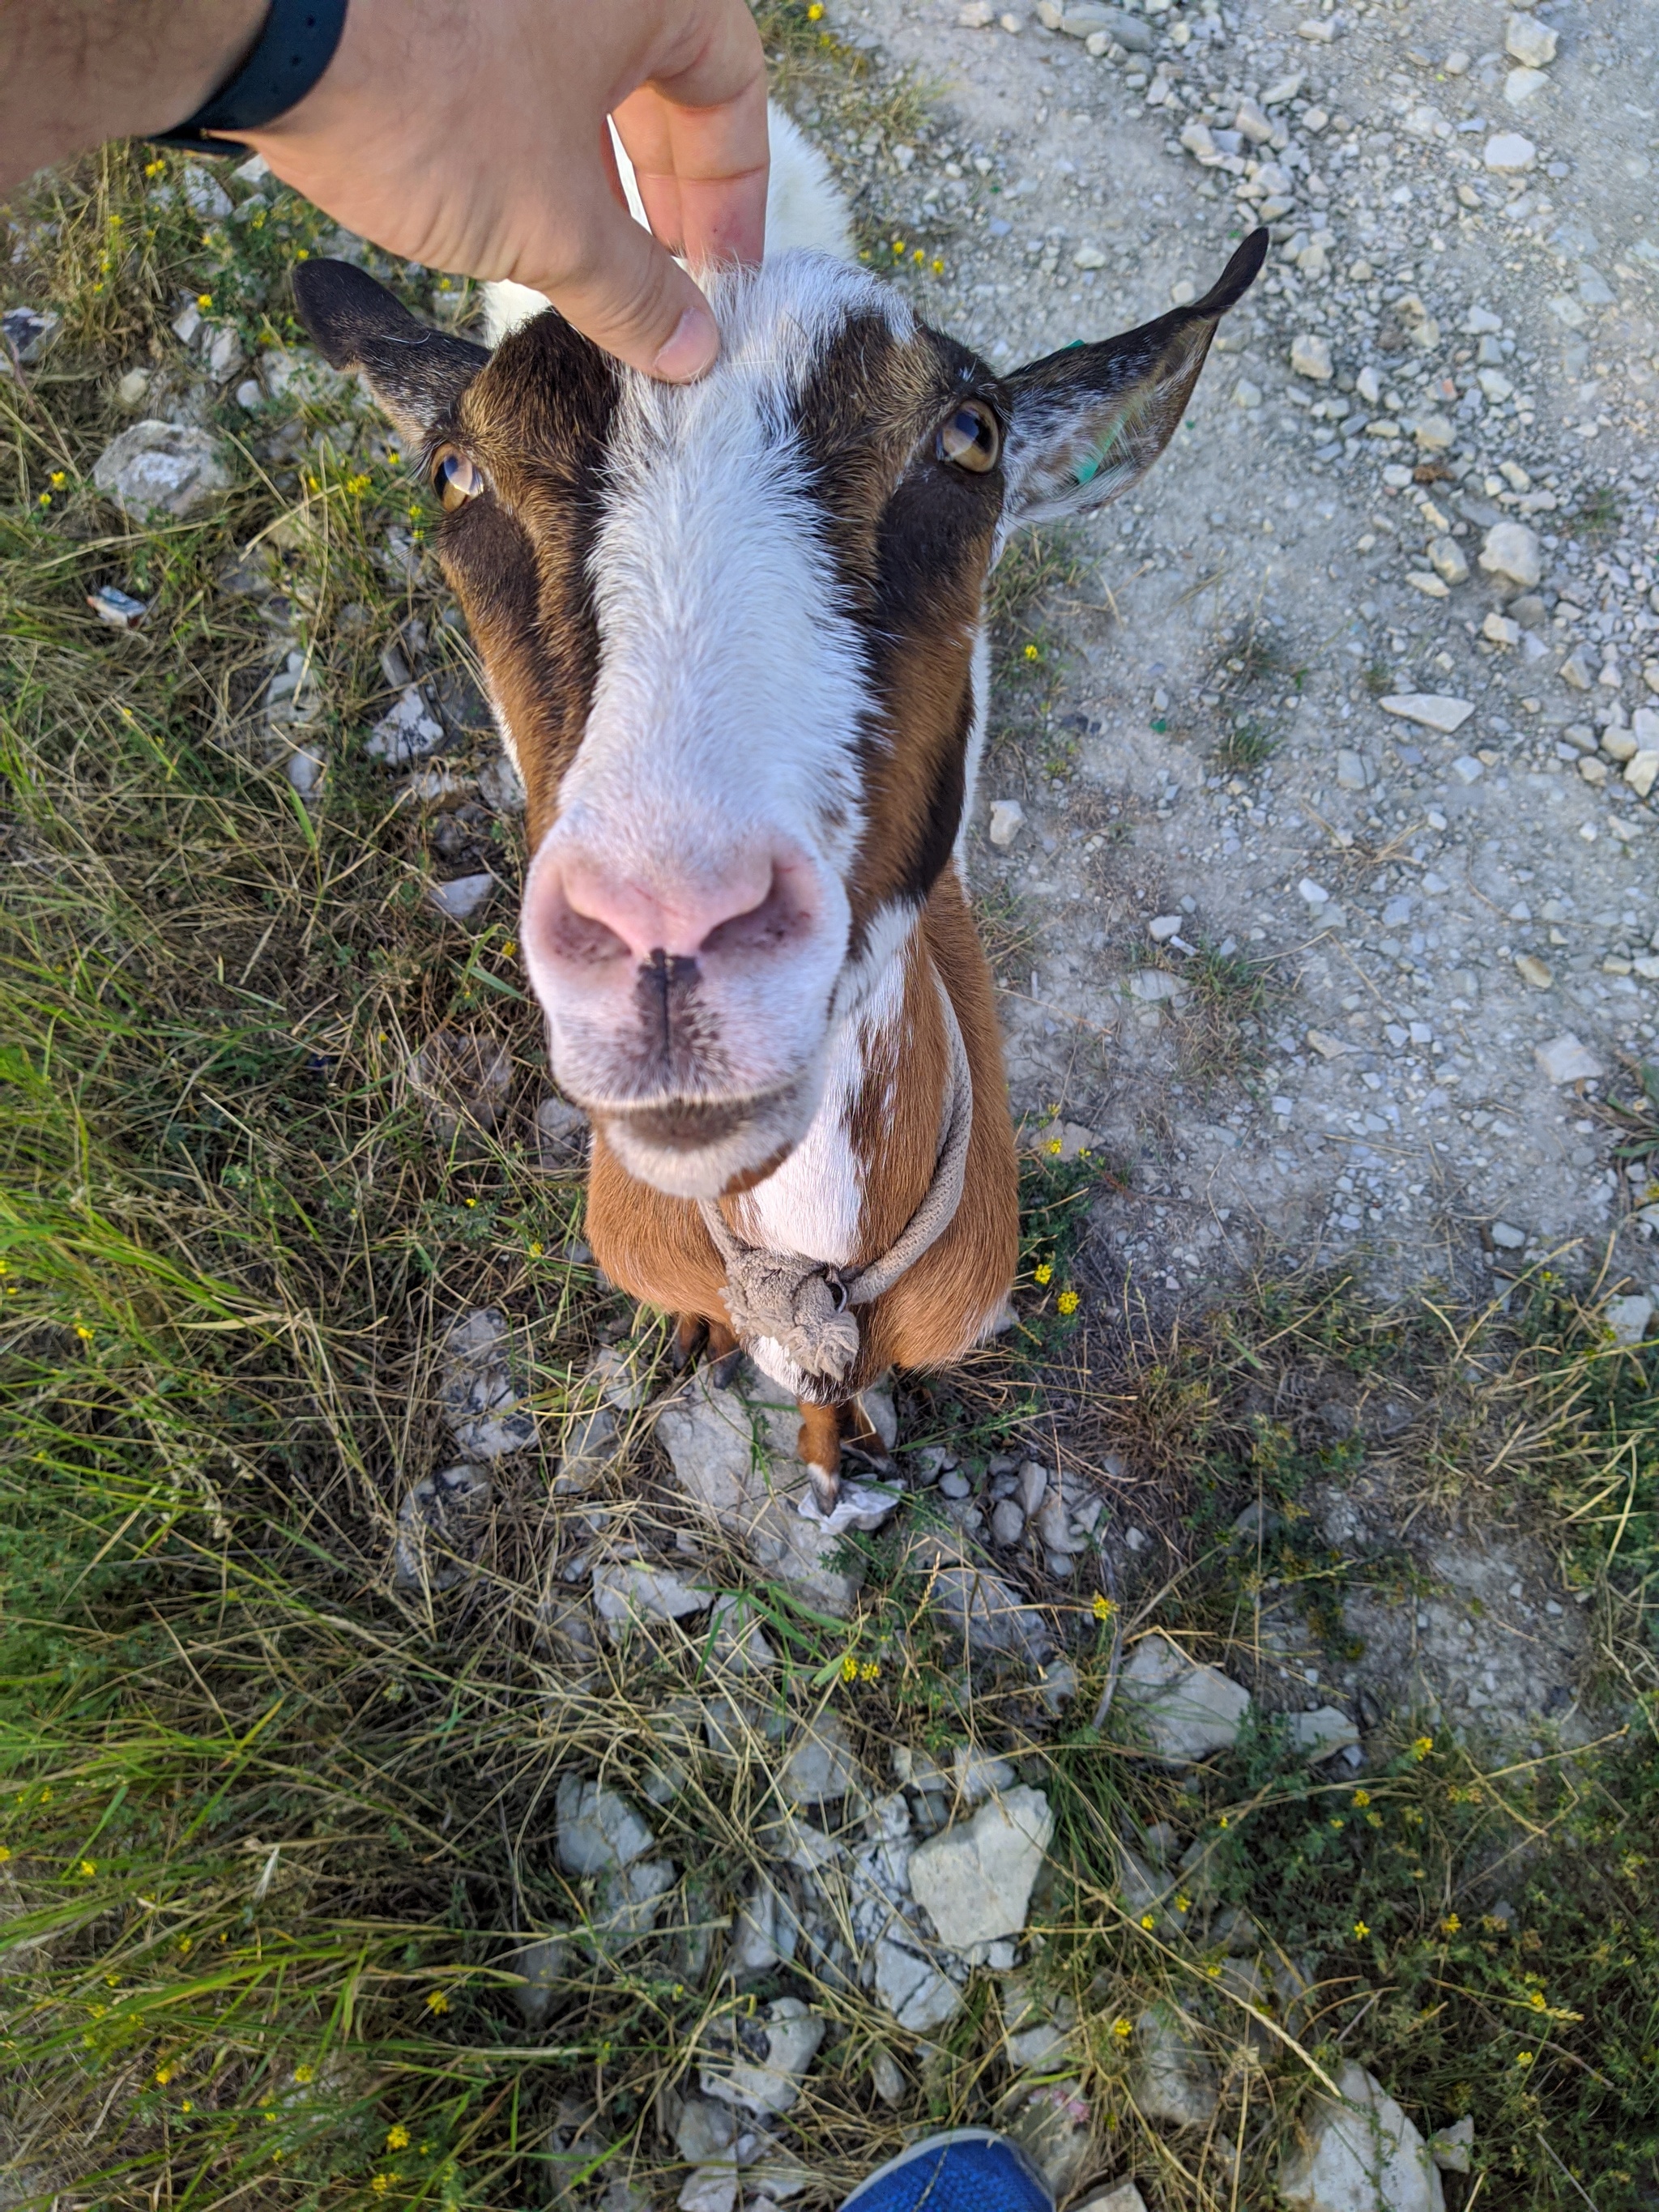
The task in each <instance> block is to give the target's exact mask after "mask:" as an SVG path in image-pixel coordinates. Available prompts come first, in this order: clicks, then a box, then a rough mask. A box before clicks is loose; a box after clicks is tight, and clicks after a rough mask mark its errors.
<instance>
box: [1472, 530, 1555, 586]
mask: <svg viewBox="0 0 1659 2212" xmlns="http://www.w3.org/2000/svg"><path fill="white" fill-rule="evenodd" d="M1480 566H1481V567H1482V568H1484V569H1485V570H1486V573H1487V574H1488V575H1489V576H1507V577H1508V578H1509V579H1510V581H1511V582H1512V583H1516V584H1519V585H1520V586H1522V590H1524V591H1530V590H1531V589H1532V587H1533V586H1534V584H1536V583H1537V581H1538V580H1539V578H1540V577H1541V575H1542V574H1543V573H1544V549H1543V547H1542V545H1541V544H1540V543H1539V538H1538V532H1536V531H1535V530H1528V527H1527V526H1526V524H1525V523H1524V522H1498V523H1494V524H1493V525H1492V528H1491V529H1490V530H1489V531H1488V532H1486V544H1484V545H1483V546H1482V547H1481V548H1480Z"/></svg>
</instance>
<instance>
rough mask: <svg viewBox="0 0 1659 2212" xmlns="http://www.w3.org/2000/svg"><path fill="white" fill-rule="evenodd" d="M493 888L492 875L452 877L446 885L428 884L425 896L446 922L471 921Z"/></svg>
mask: <svg viewBox="0 0 1659 2212" xmlns="http://www.w3.org/2000/svg"><path fill="white" fill-rule="evenodd" d="M493 890H495V877H494V876H492V875H489V874H485V875H478V876H452V877H451V878H450V879H449V881H448V882H447V884H428V885H427V887H426V895H427V897H428V901H429V902H431V904H432V905H434V906H435V907H436V908H437V909H438V911H439V913H440V914H441V915H444V916H445V918H446V919H447V921H471V919H472V917H473V915H475V914H477V912H478V910H479V908H481V907H483V906H485V905H487V904H488V902H489V896H490V893H491V892H492V891H493Z"/></svg>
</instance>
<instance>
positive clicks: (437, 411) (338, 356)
mask: <svg viewBox="0 0 1659 2212" xmlns="http://www.w3.org/2000/svg"><path fill="white" fill-rule="evenodd" d="M294 298H295V305H296V306H297V307H298V308H299V310H300V319H301V322H302V323H304V325H305V326H306V328H307V331H310V333H311V335H312V337H313V338H314V339H315V340H316V343H317V347H318V350H319V352H320V353H321V355H322V356H323V358H324V360H325V361H326V362H328V363H329V365H330V367H331V368H345V369H350V368H360V369H362V373H363V374H364V376H365V377H366V378H367V379H368V386H369V389H370V391H371V392H373V393H374V397H375V398H376V399H378V400H379V401H380V404H381V406H382V407H383V408H385V410H386V413H387V414H388V415H389V416H391V417H392V421H393V422H395V423H396V424H397V426H398V430H399V431H400V432H401V433H402V435H404V438H406V439H407V440H409V441H410V443H411V444H419V443H420V442H422V441H423V440H424V439H425V438H427V437H428V435H430V433H431V431H432V429H433V428H434V427H435V424H437V423H439V422H441V421H442V420H443V419H444V417H445V416H447V415H448V414H449V413H450V411H451V410H452V409H453V407H454V405H455V403H456V401H457V400H458V399H459V398H460V396H461V394H462V392H465V389H466V387H467V386H468V385H469V384H471V381H472V380H473V378H474V377H475V376H476V375H477V373H478V371H479V370H480V369H481V368H483V365H484V363H485V362H487V361H488V360H489V355H488V354H487V353H486V352H485V350H484V349H483V347H482V346H476V345H471V344H469V343H468V342H467V341H466V339H465V338H455V337H450V336H449V335H448V334H447V331H435V330H432V329H430V328H428V325H426V324H425V323H418V322H416V319H415V318H414V316H413V315H411V314H410V312H409V310H408V308H407V307H404V304H403V302H402V301H400V300H398V299H397V298H395V297H394V296H393V295H392V293H390V292H388V291H387V289H386V286H385V285H384V284H377V283H375V281H374V278H373V277H372V276H369V275H368V273H367V272H366V271H365V270H362V269H354V268H353V267H352V265H351V264H350V263H349V261H302V262H301V264H300V265H299V267H298V268H297V269H296V270H295V272H294Z"/></svg>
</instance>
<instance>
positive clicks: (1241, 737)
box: [1210, 715, 1279, 775]
mask: <svg viewBox="0 0 1659 2212" xmlns="http://www.w3.org/2000/svg"><path fill="white" fill-rule="evenodd" d="M1278 750H1279V739H1278V738H1276V737H1275V736H1274V734H1273V732H1272V731H1271V730H1270V729H1269V728H1268V727H1267V725H1266V723H1264V722H1259V721H1257V720H1255V719H1254V718H1253V717H1251V716H1249V715H1240V716H1239V718H1238V720H1237V721H1235V722H1234V724H1233V726H1232V727H1231V729H1229V730H1225V731H1224V732H1222V734H1221V736H1220V738H1218V740H1217V742H1216V746H1215V750H1214V751H1213V752H1212V754H1211V755H1210V758H1211V760H1212V762H1213V763H1214V764H1215V766H1216V768H1217V769H1218V770H1220V771H1221V772H1222V773H1223V774H1225V775H1249V772H1250V770H1251V769H1257V768H1260V767H1261V765H1262V763H1264V762H1265V761H1270V760H1271V759H1272V758H1273V755H1274V754H1275V753H1276V752H1277V751H1278Z"/></svg>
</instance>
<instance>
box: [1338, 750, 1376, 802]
mask: <svg viewBox="0 0 1659 2212" xmlns="http://www.w3.org/2000/svg"><path fill="white" fill-rule="evenodd" d="M1336 782H1337V788H1338V789H1339V790H1340V791H1364V789H1365V787H1366V786H1367V785H1368V784H1369V783H1370V775H1369V774H1368V773H1367V771H1366V768H1365V762H1364V755H1363V754H1360V753H1356V752H1351V751H1350V750H1348V749H1347V748H1346V746H1340V747H1339V748H1338V750H1337V756H1336Z"/></svg>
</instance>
